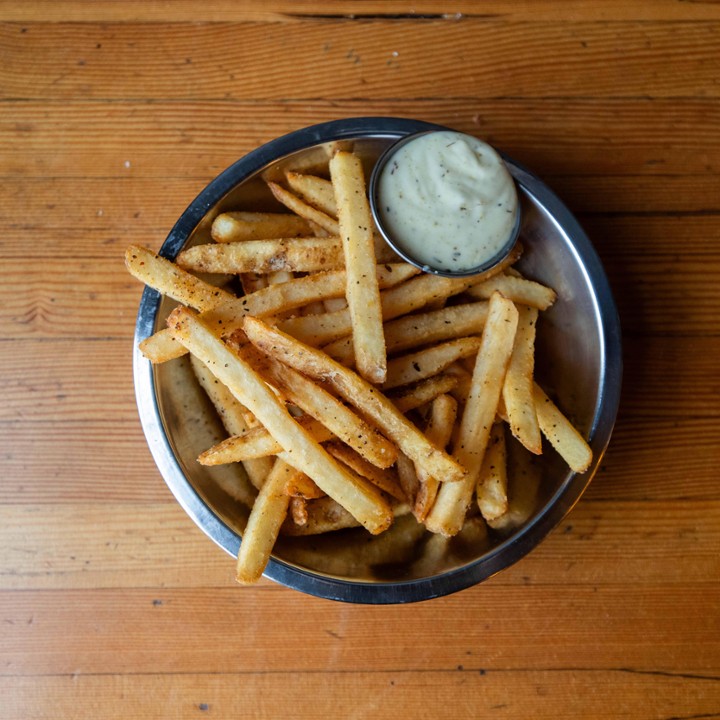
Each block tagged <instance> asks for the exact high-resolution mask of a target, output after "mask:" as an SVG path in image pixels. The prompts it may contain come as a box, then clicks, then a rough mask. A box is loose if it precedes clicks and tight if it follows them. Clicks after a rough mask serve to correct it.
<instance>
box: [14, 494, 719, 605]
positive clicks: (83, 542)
mask: <svg viewBox="0 0 720 720" xmlns="http://www.w3.org/2000/svg"><path fill="white" fill-rule="evenodd" d="M168 497H169V493H168ZM0 547H3V548H4V553H5V562H4V563H3V567H2V569H0V588H1V589H3V590H10V589H12V590H40V589H44V590H71V589H72V590H76V589H83V588H85V589H97V588H139V587H144V588H158V587H163V588H201V587H206V588H210V587H218V588H231V587H234V575H233V572H234V563H233V560H232V558H231V557H230V556H229V555H227V554H226V553H225V552H224V551H222V550H221V549H219V548H218V547H217V546H216V545H215V544H214V543H212V542H211V541H210V540H209V539H208V538H207V537H206V536H205V535H204V534H203V533H202V532H201V531H200V530H199V529H198V528H197V527H196V526H195V525H194V523H193V522H192V521H191V520H190V518H189V517H188V516H187V515H185V513H184V511H183V510H182V509H181V508H180V506H179V505H177V504H176V503H174V502H172V501H169V502H152V503H150V502H146V503H121V502H117V501H113V500H111V499H108V501H107V502H105V503H104V504H99V503H97V502H85V501H76V502H69V499H66V501H65V502H64V503H63V504H44V505H35V504H31V505H30V504H25V505H0ZM629 548H632V552H629V551H628V549H629ZM718 548H720V499H714V500H712V501H711V500H702V501H699V500H696V501H689V500H683V501H670V502H667V501H655V502H629V501H624V500H620V501H612V502H608V501H605V502H603V501H595V502H592V501H589V500H588V501H581V502H580V503H579V504H578V506H577V507H576V508H575V509H574V510H573V512H572V513H571V514H570V515H569V516H568V517H567V518H566V520H565V521H563V522H562V523H561V525H560V526H559V527H558V528H557V530H555V531H554V532H553V533H552V534H551V535H550V536H549V537H548V538H547V539H545V540H544V541H543V543H542V544H541V545H540V546H539V547H538V548H536V549H535V550H533V551H532V553H531V554H530V555H528V556H527V557H526V558H524V559H523V560H521V561H520V562H519V563H517V564H516V565H514V566H513V567H511V568H509V569H507V570H506V571H504V572H503V573H501V574H500V575H499V576H498V577H497V578H496V579H495V580H494V581H493V582H494V584H495V585H502V586H509V587H510V586H544V585H556V586H558V587H565V586H566V585H572V586H583V585H589V586H593V587H594V586H596V585H597V584H598V583H599V582H601V584H603V585H611V584H624V585H648V584H650V585H652V584H657V583H663V582H665V583H677V584H681V583H686V582H692V583H696V584H698V585H701V584H703V583H707V582H714V581H715V580H717V579H718V578H720V555H719V554H718V552H717V550H718ZM238 591H239V589H238Z"/></svg>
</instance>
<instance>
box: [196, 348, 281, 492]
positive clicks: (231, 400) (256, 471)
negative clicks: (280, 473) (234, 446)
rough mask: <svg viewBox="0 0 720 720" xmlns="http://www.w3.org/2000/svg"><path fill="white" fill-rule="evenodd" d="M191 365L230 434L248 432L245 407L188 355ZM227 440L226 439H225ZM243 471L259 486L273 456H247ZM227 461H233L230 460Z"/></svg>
mask: <svg viewBox="0 0 720 720" xmlns="http://www.w3.org/2000/svg"><path fill="white" fill-rule="evenodd" d="M190 362H191V366H192V369H193V372H194V373H195V377H196V378H197V379H198V382H199V383H200V386H201V387H202V388H203V390H205V392H206V393H207V396H208V397H209V398H210V401H211V402H212V404H213V405H214V406H215V410H217V413H218V415H219V416H220V420H221V421H222V424H223V425H224V426H225V429H226V430H227V431H228V433H229V434H230V435H231V436H237V435H240V434H242V433H246V432H248V426H247V423H246V422H245V413H246V408H244V407H243V406H242V405H241V404H240V403H239V402H238V401H237V400H236V399H235V396H234V395H233V394H232V393H231V392H230V391H229V390H228V389H227V387H226V386H225V385H223V384H222V383H221V382H220V381H219V380H218V379H217V378H216V377H215V376H214V375H213V374H212V373H211V372H210V371H209V370H208V369H207V367H205V365H203V364H202V363H201V362H200V360H198V359H197V358H196V357H194V356H191V357H190ZM225 442H227V441H225ZM268 454H269V453H268ZM243 460H244V462H243V467H244V468H245V472H246V473H247V476H248V478H249V480H250V482H251V483H252V484H253V486H254V487H255V488H258V489H259V488H261V487H262V484H263V483H264V482H265V478H266V477H267V476H268V475H269V474H270V471H271V470H272V466H273V462H274V458H272V459H271V458H269V457H259V456H258V457H247V458H244V459H243ZM228 462H234V461H232V460H230V461H228Z"/></svg>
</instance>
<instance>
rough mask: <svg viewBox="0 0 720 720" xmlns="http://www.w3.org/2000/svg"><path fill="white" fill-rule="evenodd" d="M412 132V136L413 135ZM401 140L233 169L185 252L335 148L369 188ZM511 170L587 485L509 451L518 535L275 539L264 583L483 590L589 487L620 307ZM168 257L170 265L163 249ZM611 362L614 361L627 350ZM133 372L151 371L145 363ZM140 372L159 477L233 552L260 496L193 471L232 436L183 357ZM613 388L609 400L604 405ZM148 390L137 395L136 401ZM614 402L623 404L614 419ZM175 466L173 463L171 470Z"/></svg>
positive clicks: (400, 594)
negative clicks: (517, 497) (525, 500)
mask: <svg viewBox="0 0 720 720" xmlns="http://www.w3.org/2000/svg"><path fill="white" fill-rule="evenodd" d="M415 127H416V126H414V125H412V126H410V127H408V128H407V130H406V132H405V134H407V132H412V131H413V130H414V129H415ZM402 135H403V132H402V130H399V129H397V128H394V129H393V131H392V132H387V131H383V130H382V129H379V130H375V131H374V132H367V131H366V132H365V133H364V134H362V136H361V135H360V134H358V136H357V137H341V138H340V139H332V140H330V141H327V142H322V143H318V142H311V143H308V144H307V145H308V146H306V147H300V148H298V149H296V150H294V151H293V152H289V153H285V154H283V155H282V156H281V157H275V158H273V159H271V160H269V161H268V162H266V163H264V164H262V165H261V166H260V167H254V168H252V169H251V170H250V172H246V171H244V170H243V168H242V167H241V166H240V165H241V164H240V163H238V164H236V166H233V168H231V169H230V171H233V169H234V171H235V177H234V178H230V182H229V183H228V185H229V189H227V190H226V191H225V192H222V188H221V195H219V196H218V197H216V198H212V197H211V198H210V200H211V202H210V203H209V204H208V202H207V198H205V200H204V202H205V205H204V207H203V208H202V212H201V213H200V214H199V215H197V216H196V217H197V222H195V221H193V223H192V225H193V226H192V228H191V229H190V230H189V231H188V232H187V233H186V238H183V245H184V246H187V245H191V244H198V243H204V242H209V241H210V234H209V230H210V225H211V224H212V220H213V219H214V218H215V217H216V216H217V215H218V214H219V213H221V212H224V211H227V210H238V209H253V210H258V209H259V210H277V209H278V206H277V205H276V203H275V201H274V199H273V198H272V196H271V195H270V193H269V191H268V190H267V188H266V186H265V184H264V179H265V178H268V177H269V178H271V179H272V178H275V177H280V176H282V174H283V173H284V172H285V171H286V170H287V169H301V170H306V171H316V170H317V169H318V168H321V167H322V166H323V165H325V164H326V162H327V158H328V154H329V153H330V152H332V150H333V149H334V148H335V147H337V146H338V144H342V145H343V146H345V147H349V148H352V149H353V150H354V151H355V152H357V153H358V154H360V156H361V157H362V158H363V160H364V162H365V164H366V167H365V169H366V175H367V176H369V174H370V171H371V169H372V164H373V163H374V161H375V159H376V158H377V157H378V156H379V155H380V153H381V152H382V151H383V150H384V149H385V148H386V147H387V146H388V145H389V144H390V143H391V142H393V141H394V140H395V139H397V138H398V137H402ZM241 162H242V161H241ZM507 162H508V165H509V167H510V170H511V172H512V174H513V176H514V177H515V179H516V181H517V182H518V185H519V188H520V196H521V202H522V206H523V207H522V210H523V227H522V232H521V236H520V237H521V241H522V243H523V245H524V247H525V252H524V255H523V257H522V259H521V261H520V262H519V264H518V268H519V269H520V270H521V271H522V272H523V273H524V274H525V275H527V276H528V277H530V278H533V279H536V280H538V281H540V282H543V283H546V284H548V285H550V286H552V287H553V288H554V289H555V290H556V291H557V293H558V300H557V302H556V303H555V305H554V306H553V307H552V308H551V309H550V310H548V311H546V312H544V313H541V314H540V320H539V322H538V334H537V345H538V349H537V352H536V362H537V365H536V375H537V377H538V380H539V382H540V384H541V385H543V387H544V388H545V389H546V391H548V392H549V394H550V395H551V396H553V397H554V398H556V399H557V402H558V404H559V406H560V407H561V408H562V409H563V410H564V411H565V412H566V414H568V416H569V417H570V418H571V419H572V420H573V421H574V422H575V424H576V426H577V427H578V429H579V430H580V431H581V432H582V433H583V434H585V435H586V436H587V435H588V434H589V435H590V437H591V445H592V446H593V450H594V455H595V461H594V464H593V467H592V468H591V469H590V470H589V471H588V472H587V473H585V474H584V475H583V476H577V475H575V474H574V473H572V472H571V471H570V470H568V468H567V466H566V465H565V464H564V462H563V461H562V460H561V458H559V456H557V454H556V453H555V452H554V451H552V449H550V447H549V446H548V445H547V443H546V444H545V445H544V454H543V455H542V456H541V457H539V458H533V457H530V456H529V455H528V454H527V453H525V452H524V451H519V450H518V451H514V452H513V455H512V457H511V458H510V461H509V462H510V470H511V473H523V474H526V475H527V474H531V475H532V476H533V477H534V478H535V482H536V486H537V502H536V504H535V510H534V512H533V513H532V514H531V515H530V517H529V518H528V519H527V520H526V521H525V522H523V523H522V524H521V525H520V526H518V527H516V528H514V529H512V530H511V531H492V530H491V531H489V532H486V531H485V530H479V529H477V528H479V525H478V526H477V527H476V528H475V529H472V528H470V529H469V530H468V531H467V532H466V533H463V534H461V535H460V536H458V537H457V538H454V539H453V540H451V541H447V540H444V539H441V538H438V537H436V536H432V535H430V534H429V533H427V532H425V531H424V529H423V528H422V526H420V525H418V524H417V523H416V522H415V520H414V519H413V518H412V516H406V517H403V518H400V519H399V520H398V521H396V523H395V525H394V526H393V528H391V530H390V531H388V532H386V533H384V534H383V535H381V536H378V537H371V536H370V535H369V534H368V533H367V532H366V531H364V530H362V529H354V530H344V531H341V532H338V533H332V534H331V535H327V536H316V537H310V538H284V539H283V538H281V539H280V540H279V542H278V543H277V545H276V547H275V551H274V553H273V560H272V561H271V564H270V566H269V567H268V570H267V573H266V575H267V576H269V577H272V578H274V579H276V580H279V581H280V582H283V583H284V584H287V585H290V586H292V587H296V588H298V589H300V590H304V591H307V592H312V593H314V594H318V595H323V596H326V597H333V598H336V599H343V600H357V601H364V602H395V601H407V600H417V599H423V598H426V597H432V596H435V595H439V594H444V593H446V592H450V591H453V590H456V589H460V588H461V587H465V586H468V585H470V584H473V583H475V582H478V581H479V580H482V579H484V578H485V577H488V576H489V575H491V574H493V573H494V572H496V571H497V570H499V569H502V568H503V567H505V566H506V565H508V564H510V563H511V562H514V561H515V560H517V559H518V558H519V557H521V556H522V555H524V554H525V553H526V552H527V551H529V550H530V549H531V548H532V547H533V546H534V545H536V544H537V543H538V542H539V541H540V540H541V539H542V537H544V535H546V534H547V532H549V530H550V529H551V528H552V527H553V526H554V525H555V524H557V522H559V521H560V520H561V519H562V517H563V516H564V515H565V514H566V513H567V511H568V510H569V508H570V507H571V506H572V504H573V503H574V502H575V501H576V500H577V498H578V497H579V496H580V494H581V493H582V491H583V490H584V488H585V487H586V485H587V483H588V482H589V480H590V478H591V477H592V474H593V473H594V471H595V468H596V466H597V462H598V461H599V459H600V456H601V455H602V452H603V450H604V448H605V446H606V444H607V441H608V439H609V435H610V430H611V428H612V422H613V421H614V416H615V412H614V410H615V409H616V405H617V402H616V399H615V392H614V389H613V388H614V384H618V383H619V369H618V368H614V369H613V375H614V376H613V377H609V374H608V364H607V347H606V346H607V339H608V327H607V323H608V320H607V318H608V317H610V318H611V319H613V318H615V317H616V315H615V314H614V305H613V304H612V298H611V297H610V296H609V291H607V290H606V288H605V286H604V285H603V283H605V282H606V281H605V278H604V274H603V273H602V269H601V267H600V266H599V263H598V262H597V258H596V256H595V255H594V252H593V251H592V248H591V246H590V244H589V242H588V241H587V239H586V238H585V236H584V234H582V231H581V230H580V228H579V226H577V224H576V223H575V222H574V220H573V219H572V217H571V216H570V215H569V213H567V211H566V210H565V208H564V207H563V206H562V205H561V204H560V203H559V201H558V200H557V198H555V196H554V195H552V193H551V192H550V191H549V190H548V189H547V188H546V187H545V186H544V185H543V184H542V183H541V182H540V181H539V180H538V179H537V178H535V177H534V176H532V175H531V174H530V173H528V172H527V171H525V170H524V169H522V168H520V167H518V166H517V165H516V164H514V163H513V162H512V161H511V160H508V161H507ZM226 182H227V180H226ZM202 197H203V196H201V198H202ZM198 200H200V198H199V199H198ZM197 202H198V201H196V203H195V204H194V207H195V208H197ZM191 207H193V206H191ZM195 212H196V213H197V209H196V210H195ZM179 226H180V223H179ZM174 232H175V233H176V232H177V227H176V230H175V231H174ZM168 242H170V239H169V241H168ZM172 244H173V248H172V249H173V252H172V253H171V254H174V253H175V252H177V250H179V249H180V248H179V247H178V242H177V237H174V238H173V241H172ZM166 245H167V243H166ZM164 251H165V254H168V253H167V248H164ZM598 283H600V285H601V286H602V287H601V288H600V290H598ZM608 303H609V305H608ZM174 304H175V303H174V302H172V301H168V300H165V299H163V300H160V299H159V297H157V295H156V294H154V296H152V297H150V298H149V299H148V300H147V303H146V305H147V307H146V311H145V319H146V322H145V326H144V330H142V331H140V330H139V334H140V335H141V337H139V338H136V339H143V338H142V335H143V333H144V334H145V335H146V334H149V333H150V332H152V331H154V330H157V329H160V328H161V327H164V321H165V318H166V317H167V315H168V313H169V312H170V310H172V308H173V307H174ZM615 335H617V333H615ZM618 342H619V341H618ZM616 355H617V356H618V357H619V352H618V353H616ZM136 361H137V363H141V364H142V363H144V362H145V361H144V360H142V358H137V357H136ZM143 367H145V369H144V371H143V372H144V375H143V372H141V373H140V375H141V376H142V377H145V378H146V379H147V381H148V382H149V384H150V386H151V390H152V396H153V402H151V403H150V404H149V406H148V405H147V404H146V408H145V409H146V411H147V412H146V414H147V413H150V414H152V412H153V411H154V412H155V418H154V419H155V421H156V422H150V421H148V420H144V425H145V430H146V434H148V439H149V440H150V441H151V449H152V448H153V443H155V444H157V443H158V442H159V440H158V437H159V436H161V437H160V440H161V441H162V442H161V444H162V445H163V446H164V448H165V456H166V457H165V462H164V463H161V462H158V464H159V465H160V466H161V470H162V471H163V476H164V477H165V480H166V482H167V483H168V485H169V486H170V488H171V489H172V490H173V492H174V493H175V494H176V496H177V497H178V499H179V500H180V501H181V503H182V504H183V506H184V507H185V509H186V510H187V511H188V512H189V514H190V515H191V516H192V517H193V518H194V519H195V521H196V522H198V524H199V525H200V526H201V527H202V528H203V529H204V530H205V531H206V532H207V533H208V534H209V535H210V536H211V537H212V538H213V539H214V540H215V541H216V542H218V543H219V544H220V545H221V546H222V547H224V548H225V549H226V550H227V551H228V552H229V553H232V554H235V553H236V552H237V548H238V546H239V542H240V539H239V536H240V532H241V530H242V529H243V527H244V525H245V523H246V522H247V517H248V509H247V503H248V502H249V501H250V502H251V500H252V497H253V496H254V490H253V489H252V486H251V485H250V483H249V482H248V480H247V478H246V476H245V474H244V472H243V470H242V468H241V466H240V465H232V466H221V467H215V468H206V467H203V466H201V465H199V464H198V463H197V462H196V458H197V456H198V455H199V454H200V453H201V452H202V451H203V450H205V449H207V448H208V447H209V446H210V445H212V444H214V443H215V442H217V441H219V440H220V439H222V438H223V437H225V436H226V433H225V431H224V429H223V427H222V424H221V423H220V420H219V418H218V416H217V414H216V413H215V411H214V409H213V408H212V406H211V404H210V402H209V401H208V400H207V399H206V397H205V396H204V393H203V392H202V390H201V389H200V388H199V386H198V384H197V382H196V381H195V378H194V375H193V373H192V370H191V368H190V364H189V362H188V360H187V358H181V359H178V360H174V361H172V362H169V363H165V364H163V365H160V366H157V367H155V368H152V369H150V368H149V367H146V366H143ZM137 375H138V369H137V366H136V376H137ZM136 379H137V377H136ZM609 383H610V384H611V385H612V387H610V385H609ZM609 387H610V389H613V392H612V393H610V394H611V395H612V397H611V398H610V400H609V401H608V397H607V396H608V388H609ZM140 392H141V391H140V389H138V401H139V402H140ZM608 402H610V405H611V406H612V404H613V403H614V404H615V407H614V408H613V407H610V409H609V412H608V407H607V403H608ZM604 404H605V407H604ZM148 408H149V409H148ZM142 415H143V409H142V407H141V416H142ZM150 434H152V436H153V437H152V438H151V437H150ZM512 445H513V446H514V445H515V443H513V444H512ZM155 454H156V459H158V453H155ZM170 456H171V457H172V462H167V460H168V458H169V457H170ZM163 465H164V466H163Z"/></svg>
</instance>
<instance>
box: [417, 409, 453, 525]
mask: <svg viewBox="0 0 720 720" xmlns="http://www.w3.org/2000/svg"><path fill="white" fill-rule="evenodd" d="M456 416H457V401H456V400H455V399H454V398H453V397H452V396H451V395H439V396H438V397H437V398H435V400H433V404H432V409H431V413H430V421H429V422H428V425H427V427H426V428H425V434H426V435H427V438H428V440H430V441H431V442H433V443H435V445H437V447H439V448H443V449H444V448H445V447H447V444H448V443H449V442H450V436H451V435H452V431H453V427H454V426H455V418H456ZM417 478H418V482H419V488H418V493H417V495H416V497H415V504H414V507H413V513H414V514H415V517H416V518H417V519H418V521H419V522H424V521H425V518H426V517H427V514H428V513H429V512H430V508H431V507H432V506H433V503H434V502H435V498H436V497H437V493H438V490H439V488H440V481H441V480H442V478H436V477H434V476H432V475H428V473H426V472H425V471H424V470H423V469H422V468H417Z"/></svg>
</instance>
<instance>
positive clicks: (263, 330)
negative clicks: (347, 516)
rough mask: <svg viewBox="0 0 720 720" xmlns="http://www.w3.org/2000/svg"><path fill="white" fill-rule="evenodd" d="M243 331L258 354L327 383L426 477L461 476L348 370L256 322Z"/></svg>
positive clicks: (461, 472) (452, 463)
mask: <svg viewBox="0 0 720 720" xmlns="http://www.w3.org/2000/svg"><path fill="white" fill-rule="evenodd" d="M244 329H245V333H246V334H247V336H248V338H249V339H250V341H251V342H252V343H253V345H255V346H256V347H257V348H258V349H259V350H261V351H263V352H265V353H266V354H272V355H273V356H274V357H276V358H278V359H279V360H280V361H281V362H283V363H284V364H286V365H289V366H290V367H294V368H295V369H296V370H299V371H300V372H302V373H304V374H306V375H309V376H310V377H314V378H317V379H321V380H325V381H327V382H328V383H329V384H330V385H331V386H332V387H333V388H334V389H335V391H336V392H337V393H338V394H339V395H341V396H342V397H344V398H345V399H346V400H347V401H348V402H350V403H351V404H352V405H354V406H355V407H357V408H359V409H362V413H363V415H365V416H366V417H368V418H369V419H371V420H372V421H373V422H374V423H375V424H376V425H377V427H378V428H379V429H380V430H381V431H382V432H383V434H385V435H386V436H387V437H388V438H389V439H390V440H393V441H394V442H395V443H396V444H397V446H398V447H399V448H400V449H401V450H402V451H403V452H404V453H405V454H406V455H407V456H408V457H410V458H411V459H412V460H413V461H414V462H415V463H418V464H420V465H421V467H424V468H426V469H427V471H428V472H429V473H431V474H437V475H438V476H440V477H444V478H446V479H447V480H450V481H452V480H457V479H460V478H462V477H463V476H464V475H465V470H464V469H463V467H462V466H461V465H460V464H458V463H457V462H456V461H455V460H453V459H452V458H451V457H449V456H448V455H447V454H446V453H445V452H443V451H441V450H438V449H437V448H436V447H435V446H434V445H433V444H432V443H430V442H429V441H428V439H427V438H426V437H425V436H424V435H423V434H422V433H421V432H420V431H419V430H418V429H417V428H416V427H415V426H414V425H413V424H412V423H411V422H410V421H409V420H407V418H405V416H404V415H402V414H401V413H400V412H399V411H398V410H397V408H396V407H395V405H393V403H392V402H391V401H390V400H388V398H386V397H385V396H384V395H383V394H382V393H381V392H380V391H379V390H377V388H375V387H373V386H372V385H370V383H368V382H367V381H366V380H364V379H363V378H361V377H360V376H359V375H357V374H356V373H354V372H353V371H352V370H349V369H348V368H346V367H344V366H342V365H340V364H339V363H337V362H335V361H334V360H333V359H332V358H329V357H328V356H327V355H326V354H325V353H323V352H322V351H320V350H316V349H315V348H311V347H310V346H308V345H304V344H302V343H300V342H298V341H297V340H295V339H294V338H292V337H290V336H289V335H286V334H285V333H283V332H281V331H279V330H277V329H276V328H271V327H270V326H268V325H267V324H266V323H264V322H263V321H262V320H258V319H257V318H253V317H247V318H245V323H244ZM308 474H310V473H308ZM316 482H317V479H316ZM318 485H320V483H318ZM321 487H322V485H321ZM328 494H329V495H330V494H331V493H328Z"/></svg>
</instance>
